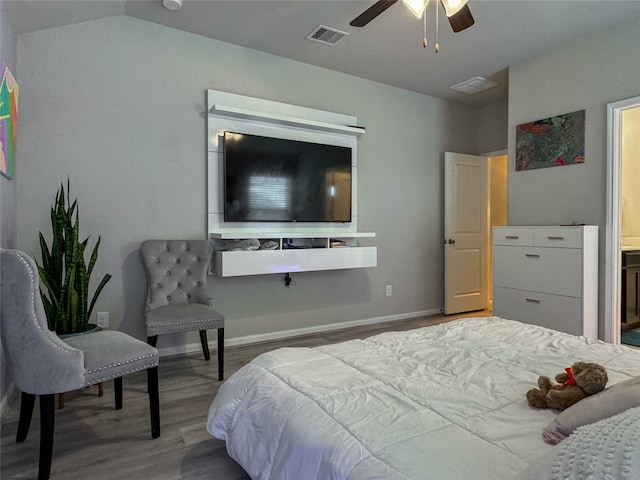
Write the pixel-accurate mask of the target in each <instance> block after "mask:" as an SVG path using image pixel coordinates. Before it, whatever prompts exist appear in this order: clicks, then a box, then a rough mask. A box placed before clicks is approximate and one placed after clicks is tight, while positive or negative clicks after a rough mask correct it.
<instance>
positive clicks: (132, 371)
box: [84, 362, 158, 387]
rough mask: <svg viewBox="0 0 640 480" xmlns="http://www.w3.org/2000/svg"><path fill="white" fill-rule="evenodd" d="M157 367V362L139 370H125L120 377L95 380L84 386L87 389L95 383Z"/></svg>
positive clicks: (143, 366)
mask: <svg viewBox="0 0 640 480" xmlns="http://www.w3.org/2000/svg"><path fill="white" fill-rule="evenodd" d="M157 366H158V362H156V363H150V364H148V365H142V366H140V368H135V369H131V370H127V371H126V372H124V373H122V374H120V375H109V376H106V377H102V378H98V379H96V380H92V381H91V383H86V384H85V385H84V386H85V387H88V386H90V385H95V384H96V383H100V382H106V381H108V380H113V379H114V378H119V377H124V376H125V375H129V374H130V373H135V372H140V371H142V370H147V369H149V368H154V367H157Z"/></svg>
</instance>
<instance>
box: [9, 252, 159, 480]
mask: <svg viewBox="0 0 640 480" xmlns="http://www.w3.org/2000/svg"><path fill="white" fill-rule="evenodd" d="M0 268H1V270H0V277H1V288H0V298H1V300H2V301H1V302H0V303H1V309H0V336H1V337H2V347H3V350H4V354H5V359H6V365H7V370H8V372H9V375H10V376H11V378H12V379H13V381H14V382H15V384H16V386H17V387H18V389H19V390H20V391H21V392H22V399H21V405H20V418H19V421H18V433H17V435H16V441H17V442H22V441H24V440H25V439H26V438H27V434H28V433H29V426H30V424H31V417H32V415H33V407H34V404H35V397H36V395H39V396H40V461H39V469H38V479H40V480H42V479H47V478H49V474H50V472H51V459H52V452H53V425H54V396H55V394H56V393H63V392H69V391H71V390H77V389H80V388H83V387H86V386H89V385H94V384H96V383H100V382H104V381H107V380H112V379H113V380H114V390H115V403H116V410H119V409H121V408H122V376H123V375H126V374H128V373H133V372H138V371H141V370H147V380H148V392H149V407H150V411H151V436H152V438H157V437H158V436H160V402H159V397H158V351H157V350H156V349H155V348H154V347H152V346H150V345H147V344H146V343H145V342H142V341H140V340H138V339H135V338H133V337H131V336H129V335H127V334H125V333H122V332H117V331H100V332H96V333H91V334H86V335H77V336H74V337H69V338H67V339H65V340H64V341H63V340H61V339H60V338H59V337H58V335H56V333H55V332H52V331H50V330H49V328H48V326H47V319H46V316H45V313H44V308H43V306H42V299H41V298H40V282H39V276H38V268H37V266H36V265H35V262H34V261H33V259H31V258H30V257H28V256H27V255H25V254H24V253H22V252H19V251H18V250H4V249H1V250H0Z"/></svg>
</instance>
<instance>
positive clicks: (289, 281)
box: [283, 273, 297, 288]
mask: <svg viewBox="0 0 640 480" xmlns="http://www.w3.org/2000/svg"><path fill="white" fill-rule="evenodd" d="M283 280H284V286H285V287H287V288H291V287H295V286H296V285H297V283H296V282H294V281H293V280H292V279H291V275H289V274H288V273H287V274H286V275H285V276H284V279H283Z"/></svg>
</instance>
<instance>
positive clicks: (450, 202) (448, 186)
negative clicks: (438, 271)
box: [444, 152, 489, 314]
mask: <svg viewBox="0 0 640 480" xmlns="http://www.w3.org/2000/svg"><path fill="white" fill-rule="evenodd" d="M444 163H445V167H444V178H445V181H444V183H445V186H444V188H445V191H444V197H445V198H444V234H445V238H444V313H446V314H452V313H460V312H471V311H474V310H483V309H485V308H487V306H488V285H487V283H488V282H487V251H488V248H489V232H488V193H487V192H488V175H487V170H488V159H487V157H479V156H475V155H464V154H461V153H451V152H446V153H445V154H444Z"/></svg>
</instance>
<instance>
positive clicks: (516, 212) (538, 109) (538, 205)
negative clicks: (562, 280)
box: [509, 18, 640, 333]
mask: <svg viewBox="0 0 640 480" xmlns="http://www.w3.org/2000/svg"><path fill="white" fill-rule="evenodd" d="M639 48H640V19H639V18H636V19H634V20H632V21H629V22H627V23H625V24H623V25H622V26H619V27H617V28H614V29H611V30H608V31H606V32H603V33H600V34H596V35H593V36H591V37H590V38H585V39H581V40H580V41H578V42H576V43H574V44H571V45H567V46H565V47H564V48H558V49H554V50H552V51H551V52H549V53H548V54H546V55H544V56H543V57H539V58H538V59H536V60H533V61H530V62H527V63H526V64H523V65H518V66H516V67H512V68H511V69H510V78H509V155H510V158H511V161H510V162H509V168H510V171H509V223H510V224H512V225H557V224H566V223H571V222H577V223H586V224H588V225H598V226H599V227H600V271H601V272H603V270H602V269H603V268H604V258H605V255H604V247H605V222H606V210H605V209H606V175H607V104H608V103H611V102H615V101H618V100H623V99H626V98H631V97H635V96H638V95H640V81H639V80H638V79H640V55H638V49H639ZM582 109H585V110H586V125H585V137H586V140H585V143H586V145H585V163H584V164H582V165H570V166H565V167H554V168H543V169H538V170H527V171H522V172H516V171H514V170H515V163H514V161H513V159H514V158H515V128H516V125H519V124H521V123H525V122H529V121H533V120H537V119H541V118H546V117H551V116H554V115H559V114H563V113H568V112H573V111H576V110H582ZM541 192H544V194H541ZM599 297H600V302H599V304H600V326H601V333H602V326H603V323H604V320H603V315H604V274H601V275H600V295H599Z"/></svg>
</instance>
